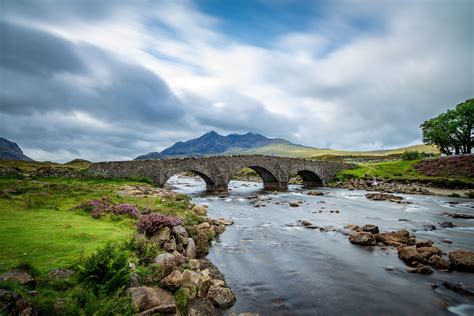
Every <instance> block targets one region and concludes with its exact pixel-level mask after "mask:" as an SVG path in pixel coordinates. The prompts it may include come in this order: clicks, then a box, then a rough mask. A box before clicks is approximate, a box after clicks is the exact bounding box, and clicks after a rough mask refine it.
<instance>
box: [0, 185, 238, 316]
mask: <svg viewBox="0 0 474 316" xmlns="http://www.w3.org/2000/svg"><path fill="white" fill-rule="evenodd" d="M0 195H1V199H0V223H1V225H0V248H1V249H2V252H1V253H0V313H2V314H6V315H17V314H22V315H37V314H57V315H75V314H84V313H85V314H96V313H99V314H104V315H105V314H107V315H108V314H125V315H131V314H134V313H137V312H139V313H144V314H150V313H162V314H163V313H164V314H167V315H174V314H180V313H181V314H182V315H188V313H189V315H201V314H205V313H211V314H212V315H219V314H222V309H224V308H227V307H229V306H231V305H232V304H233V303H234V302H235V296H234V294H233V292H232V290H231V289H230V288H229V287H228V285H227V283H226V281H225V279H224V277H223V275H222V274H221V273H220V272H219V270H218V269H217V268H216V267H215V266H214V265H213V264H212V263H211V262H209V261H208V260H206V259H205V257H206V256H207V254H208V253H209V248H210V246H211V242H212V241H213V240H215V239H216V238H218V237H219V235H220V234H222V233H223V232H224V231H225V228H226V226H228V225H232V223H233V222H232V221H227V220H224V219H211V218H209V217H208V216H207V209H206V208H205V207H203V206H199V205H195V204H193V203H191V201H190V199H189V198H188V197H187V196H186V195H183V194H177V193H175V192H172V191H169V190H166V189H161V188H156V187H154V186H151V185H148V184H144V183H140V182H134V181H114V180H75V179H47V178H44V179H35V180H32V179H27V180H25V179H22V180H18V179H2V180H0ZM46 236H47V237H46Z"/></svg>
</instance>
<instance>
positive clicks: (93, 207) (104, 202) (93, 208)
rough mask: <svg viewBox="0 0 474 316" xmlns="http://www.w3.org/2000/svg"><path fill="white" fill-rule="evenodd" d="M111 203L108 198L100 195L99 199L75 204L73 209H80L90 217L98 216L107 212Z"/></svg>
mask: <svg viewBox="0 0 474 316" xmlns="http://www.w3.org/2000/svg"><path fill="white" fill-rule="evenodd" d="M112 203H113V202H112V201H111V200H110V198H108V197H102V198H101V199H96V200H90V201H87V202H84V203H81V204H79V205H76V206H75V207H74V208H73V209H82V210H84V211H85V212H86V213H89V214H90V215H91V216H92V217H94V218H99V217H101V216H102V215H104V214H105V213H107V212H108V210H109V209H110V206H111V205H112Z"/></svg>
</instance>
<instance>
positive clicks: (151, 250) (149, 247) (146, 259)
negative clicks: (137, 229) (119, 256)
mask: <svg viewBox="0 0 474 316" xmlns="http://www.w3.org/2000/svg"><path fill="white" fill-rule="evenodd" d="M128 248H129V249H130V251H132V252H134V253H136V255H137V257H138V260H139V262H140V264H144V265H147V264H149V263H151V262H152V261H153V259H154V258H155V257H156V256H157V255H158V254H159V253H160V252H161V248H160V246H159V244H158V243H150V242H148V240H147V238H146V237H145V236H144V235H141V234H136V235H134V236H133V237H132V239H131V240H130V243H129V244H128Z"/></svg>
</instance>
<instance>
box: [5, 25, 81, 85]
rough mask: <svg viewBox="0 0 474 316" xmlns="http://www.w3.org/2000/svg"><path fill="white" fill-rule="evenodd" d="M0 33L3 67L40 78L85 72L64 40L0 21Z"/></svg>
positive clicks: (71, 45)
mask: <svg viewBox="0 0 474 316" xmlns="http://www.w3.org/2000/svg"><path fill="white" fill-rule="evenodd" d="M0 30H1V38H2V40H1V42H0V65H1V66H2V67H6V68H9V69H12V70H18V71H21V72H25V73H28V74H31V75H41V76H49V75H51V74H52V73H55V72H63V71H64V72H81V71H83V70H84V64H83V63H82V61H81V60H80V59H79V57H78V56H77V54H76V53H75V47H74V45H73V44H72V43H69V42H68V41H66V40H64V39H61V38H59V37H56V36H53V35H50V34H47V33H44V32H40V31H36V30H33V29H28V28H25V27H21V26H18V25H13V24H11V23H7V22H3V21H1V20H0Z"/></svg>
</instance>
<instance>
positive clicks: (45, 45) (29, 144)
mask: <svg viewBox="0 0 474 316" xmlns="http://www.w3.org/2000/svg"><path fill="white" fill-rule="evenodd" d="M0 27H1V31H2V34H3V35H2V38H1V40H2V41H1V42H2V48H1V51H2V58H1V65H0V80H1V84H2V89H1V91H0V104H1V106H0V114H1V116H0V119H1V124H0V125H1V126H0V134H1V135H2V136H3V137H6V138H10V139H13V140H15V141H18V142H19V143H20V144H21V145H22V146H23V147H26V148H38V149H40V150H42V151H52V152H54V151H59V152H61V151H67V152H69V153H70V154H71V155H78V154H80V153H81V152H86V153H87V154H88V155H89V157H91V159H94V158H95V159H97V158H98V157H101V156H102V157H112V155H113V154H115V155H117V154H118V153H121V155H120V156H121V157H123V155H124V154H125V155H126V157H133V156H134V155H135V154H137V153H140V152H141V151H139V150H137V146H136V145H135V144H134V142H136V140H140V139H147V136H146V135H143V134H144V133H147V132H148V133H150V135H152V134H153V133H155V132H156V131H157V130H160V129H166V128H170V127H176V126H179V125H183V124H184V122H183V119H184V110H183V106H182V104H181V102H180V100H179V99H178V98H177V97H176V96H175V95H174V93H173V92H172V91H171V90H170V89H169V87H168V86H167V85H166V83H165V82H164V81H163V80H162V79H161V78H159V77H158V76H157V75H156V74H154V73H152V72H151V71H149V70H147V69H145V68H143V67H141V66H138V65H133V64H129V63H126V62H124V61H120V60H118V59H116V58H115V57H114V56H112V55H110V54H108V53H106V52H104V51H102V50H100V49H98V48H97V47H94V46H91V45H86V44H72V43H71V42H69V41H68V40H65V39H63V38H60V37H57V36H54V35H51V34H49V33H46V32H43V31H39V30H35V29H32V28H27V27H20V26H17V25H14V24H10V23H5V22H3V23H1V24H0ZM110 147H114V148H115V149H111V148H110ZM92 148H94V150H92ZM143 150H145V149H143ZM91 152H92V153H94V154H91ZM132 152H133V153H132ZM126 153H128V154H126ZM59 159H61V158H59Z"/></svg>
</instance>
